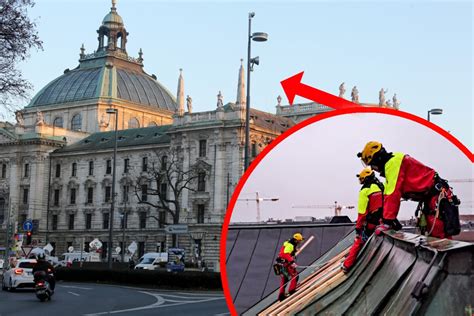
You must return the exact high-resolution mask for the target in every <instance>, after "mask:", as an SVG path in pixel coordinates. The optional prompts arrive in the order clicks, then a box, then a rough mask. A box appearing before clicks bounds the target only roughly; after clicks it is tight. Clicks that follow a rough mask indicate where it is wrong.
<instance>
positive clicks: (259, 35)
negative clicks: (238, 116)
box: [244, 12, 268, 170]
mask: <svg viewBox="0 0 474 316" xmlns="http://www.w3.org/2000/svg"><path fill="white" fill-rule="evenodd" d="M254 16H255V12H250V13H249V34H248V37H249V38H248V47H247V100H246V103H247V104H246V107H245V109H246V112H245V156H244V166H245V170H247V168H248V167H249V145H250V72H251V71H253V66H254V65H258V64H260V59H259V57H258V56H257V57H254V58H251V46H252V45H251V44H252V40H253V41H255V42H265V41H267V40H268V34H267V33H264V32H255V33H253V34H252V18H253V17H254Z"/></svg>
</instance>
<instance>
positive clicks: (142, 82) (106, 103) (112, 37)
mask: <svg viewBox="0 0 474 316" xmlns="http://www.w3.org/2000/svg"><path fill="white" fill-rule="evenodd" d="M97 33H98V47H97V50H96V51H94V52H93V53H91V54H86V53H85V49H84V47H81V50H80V51H81V52H80V55H79V57H80V58H79V65H78V66H77V67H76V68H74V69H72V70H69V69H66V70H65V71H64V74H63V75H61V76H59V77H58V78H56V79H54V80H53V81H51V82H50V83H49V84H47V85H46V86H45V87H44V88H43V89H42V90H41V91H40V92H39V93H38V94H37V95H36V96H35V97H34V98H33V99H32V100H31V102H30V104H29V105H28V106H27V107H26V108H25V109H24V110H23V113H22V114H23V117H24V121H25V126H34V125H35V123H36V113H37V112H38V111H39V112H41V113H42V116H43V119H44V123H45V124H46V125H51V126H54V127H55V128H60V129H61V128H63V129H67V130H71V131H77V132H81V131H82V132H87V133H95V132H100V131H104V130H108V129H110V126H109V125H110V124H109V120H108V116H107V115H106V109H107V108H109V107H113V108H115V109H118V113H119V118H118V119H119V126H118V128H119V129H127V128H139V127H146V126H156V125H165V124H170V123H171V122H172V121H173V119H172V116H173V114H174V113H175V112H176V110H177V103H176V99H175V97H174V96H173V95H172V94H171V93H170V92H169V91H168V90H167V89H166V88H165V87H164V86H163V85H162V84H160V83H159V82H158V81H157V78H156V76H155V75H149V74H147V73H146V72H145V71H144V70H143V53H142V51H141V50H140V51H139V53H138V58H133V57H131V56H129V55H128V53H127V37H128V32H127V30H126V29H125V25H124V23H123V20H122V18H121V17H120V15H119V14H118V13H117V8H116V7H115V4H114V3H113V4H112V8H111V10H110V12H109V13H108V14H107V15H106V16H105V17H104V19H103V21H102V25H101V26H100V27H99V29H98V30H97ZM58 132H59V133H60V131H59V130H58Z"/></svg>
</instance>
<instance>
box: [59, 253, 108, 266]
mask: <svg viewBox="0 0 474 316" xmlns="http://www.w3.org/2000/svg"><path fill="white" fill-rule="evenodd" d="M80 261H83V262H100V255H99V254H98V253H96V252H82V253H81V252H80V251H78V252H67V253H63V254H62V255H61V260H60V261H59V263H58V265H59V266H62V267H66V266H67V263H68V262H70V263H72V262H80Z"/></svg>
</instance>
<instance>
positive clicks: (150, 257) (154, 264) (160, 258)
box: [135, 252, 168, 270]
mask: <svg viewBox="0 0 474 316" xmlns="http://www.w3.org/2000/svg"><path fill="white" fill-rule="evenodd" d="M161 262H164V263H166V262H168V253H167V252H149V253H146V254H144V255H143V257H141V258H140V260H139V261H138V264H137V265H136V266H135V269H136V270H140V269H143V270H155V269H156V268H158V267H159V266H160V263H161Z"/></svg>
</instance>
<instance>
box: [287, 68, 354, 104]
mask: <svg viewBox="0 0 474 316" xmlns="http://www.w3.org/2000/svg"><path fill="white" fill-rule="evenodd" d="M303 74H304V71H302V72H300V73H299V74H296V75H294V76H291V77H290V78H287V79H285V80H283V81H282V82H281V85H282V87H283V90H285V94H286V97H287V98H288V102H289V103H290V105H293V101H294V100H295V96H296V95H299V96H300V97H303V98H306V99H309V100H311V101H314V102H317V103H319V104H323V105H326V106H329V107H331V108H334V109H347V108H353V107H358V106H360V105H359V104H356V103H353V102H351V101H347V100H346V99H343V98H339V97H336V96H335V95H332V94H330V93H327V92H324V91H322V90H319V89H316V88H313V87H311V86H308V85H305V84H304V83H301V79H302V78H303Z"/></svg>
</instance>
